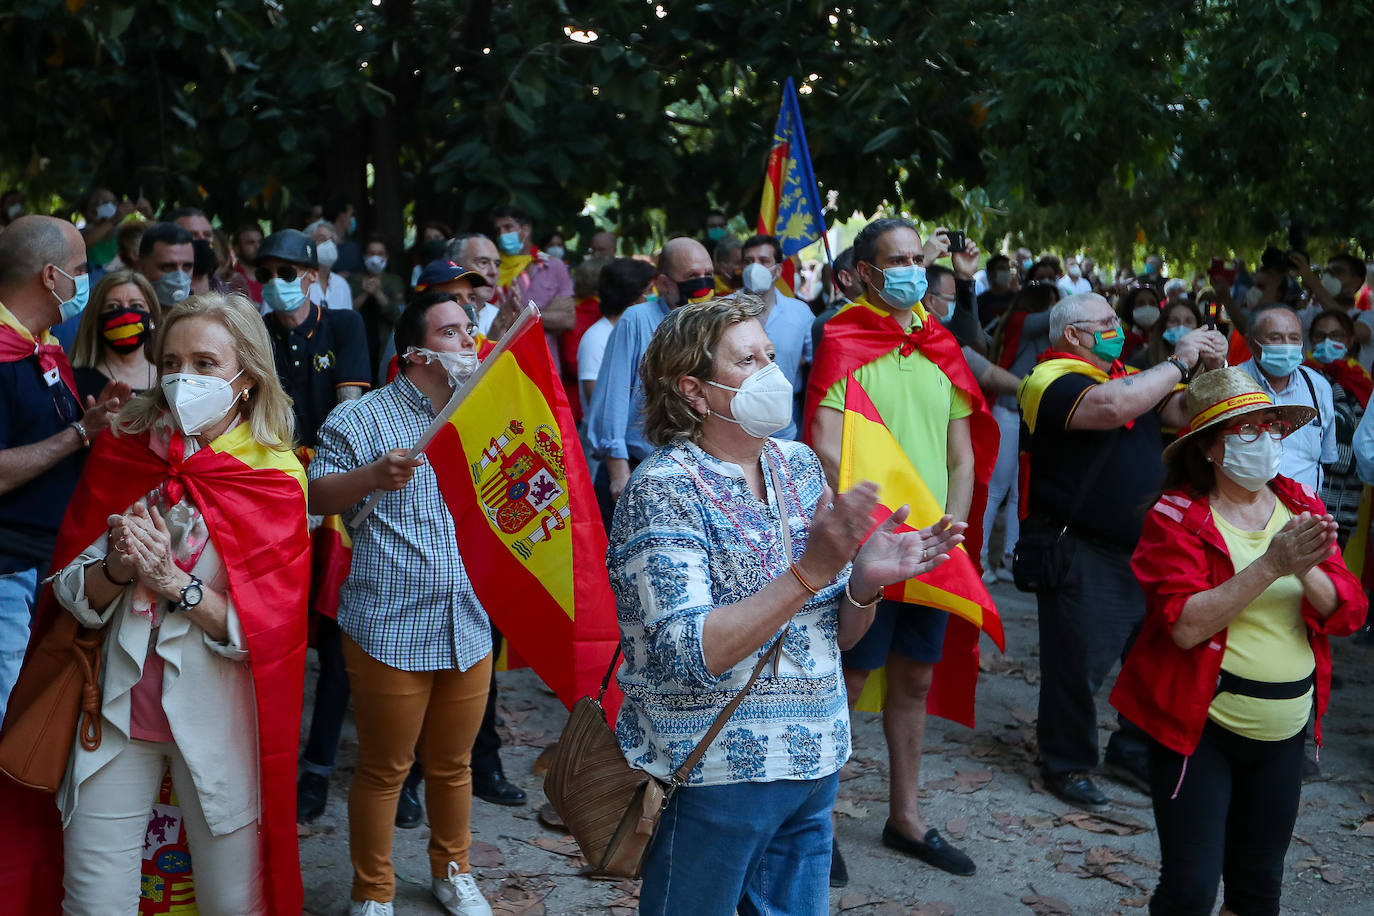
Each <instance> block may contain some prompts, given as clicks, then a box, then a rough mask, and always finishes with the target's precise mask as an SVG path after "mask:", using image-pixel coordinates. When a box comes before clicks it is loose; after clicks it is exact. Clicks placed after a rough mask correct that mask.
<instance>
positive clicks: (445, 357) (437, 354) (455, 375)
mask: <svg viewBox="0 0 1374 916" xmlns="http://www.w3.org/2000/svg"><path fill="white" fill-rule="evenodd" d="M406 358H407V359H410V360H415V359H423V360H424V361H425V362H426V363H438V364H439V365H441V366H443V367H444V371H445V372H447V373H448V377H449V381H451V382H452V383H453V387H455V388H457V387H458V386H459V385H461V384H463V382H466V381H467V380H468V378H469V377H470V376H471V375H472V373H474V372H476V371H477V351H476V350H442V351H440V350H431V349H429V348H428V347H408V348H407V349H406Z"/></svg>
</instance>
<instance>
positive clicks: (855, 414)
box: [839, 373, 1006, 726]
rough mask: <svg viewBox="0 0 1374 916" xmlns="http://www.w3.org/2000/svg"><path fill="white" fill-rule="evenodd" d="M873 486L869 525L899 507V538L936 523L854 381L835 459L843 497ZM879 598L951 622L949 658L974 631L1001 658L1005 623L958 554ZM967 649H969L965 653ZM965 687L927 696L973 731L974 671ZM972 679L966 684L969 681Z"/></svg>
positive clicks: (873, 682) (876, 690)
mask: <svg viewBox="0 0 1374 916" xmlns="http://www.w3.org/2000/svg"><path fill="white" fill-rule="evenodd" d="M865 480H871V481H873V482H874V483H876V484H877V485H878V500H879V505H878V508H877V509H876V510H874V520H875V522H876V521H880V520H882V519H885V518H886V517H887V516H888V515H889V514H890V513H891V512H892V511H893V510H894V509H896V508H898V507H899V506H901V505H903V504H907V505H910V506H911V514H910V515H909V516H908V517H907V522H906V524H904V525H902V526H901V528H900V529H899V530H902V531H911V530H915V529H917V528H924V527H926V526H928V525H931V524H934V523H935V522H937V521H939V520H940V517H941V516H943V515H944V514H945V510H944V507H943V506H941V505H940V504H939V503H938V502H936V500H935V497H934V496H933V495H932V494H931V492H930V488H929V487H927V486H926V483H925V481H924V480H922V479H921V475H920V474H919V473H917V471H916V468H915V467H913V466H912V464H911V461H910V460H909V459H908V458H907V456H906V452H904V451H903V450H902V447H901V445H900V444H898V442H897V440H896V439H895V438H894V437H893V435H892V433H891V432H890V431H889V430H888V428H887V425H886V424H885V423H884V422H883V418H882V416H881V415H880V414H879V413H878V408H877V407H876V406H874V404H873V401H872V400H871V399H870V398H869V396H868V392H867V391H865V390H864V388H863V386H862V385H861V384H860V383H859V380H858V379H857V378H856V377H855V376H854V375H853V373H851V374H850V375H849V378H848V382H847V384H846V386H845V404H844V439H843V445H842V446H841V452H840V476H839V484H840V492H841V493H844V492H846V491H848V490H849V489H850V488H851V487H853V486H854V484H856V483H859V482H861V481H865ZM883 594H884V597H886V598H888V599H890V600H893V601H901V602H905V603H907V604H921V605H925V606H926V607H935V608H940V609H941V610H944V611H948V612H949V613H950V614H951V615H953V616H952V617H951V619H950V622H949V630H948V632H947V636H946V641H947V647H946V650H945V651H946V653H947V654H949V655H950V656H951V657H954V656H956V655H958V654H960V653H961V652H967V651H970V650H975V651H976V647H977V643H978V631H979V630H981V631H983V632H984V633H987V634H988V636H989V637H991V639H992V641H993V642H994V643H996V644H997V648H998V649H1000V650H1002V651H1004V652H1005V651H1006V641H1005V637H1004V635H1003V633H1002V618H1001V617H1000V616H999V615H998V613H997V606H996V605H995V604H994V603H993V600H992V596H991V595H989V594H988V590H987V587H986V586H985V585H984V584H983V580H982V578H981V576H980V574H979V572H978V568H977V566H976V565H975V564H974V562H973V560H972V559H970V557H969V555H968V554H967V553H965V552H964V548H963V547H962V546H961V547H960V548H959V549H957V550H955V551H954V552H953V553H951V554H950V557H949V559H948V560H946V561H945V562H944V563H942V564H941V565H939V566H937V567H936V568H935V569H933V570H931V571H930V572H928V573H926V574H925V575H923V576H918V577H916V578H914V579H908V580H907V581H905V582H898V583H896V584H895V585H889V586H888V587H887V588H886V589H885V590H884V592H883ZM970 644H971V645H970ZM965 670H966V671H967V672H968V675H967V676H965V677H963V678H961V679H960V680H961V681H962V683H960V684H959V685H957V687H956V686H955V685H951V688H952V689H949V690H947V691H943V692H944V694H945V695H944V696H941V697H936V696H934V694H933V692H932V697H931V703H932V711H934V712H937V713H938V714H939V715H942V716H945V717H947V718H951V719H954V720H955V721H958V722H964V723H965V724H967V725H969V726H972V725H973V697H974V689H975V687H976V686H977V666H976V665H974V666H972V667H971V668H966V669H965ZM970 676H971V680H970ZM886 687H887V681H886V676H885V674H883V673H880V672H878V671H875V672H873V674H872V675H871V676H870V677H869V679H868V681H867V682H866V683H865V685H864V691H863V694H862V695H861V696H860V698H859V703H858V707H859V708H860V709H865V710H870V711H876V710H878V709H881V708H882V701H883V698H884V697H885V695H886Z"/></svg>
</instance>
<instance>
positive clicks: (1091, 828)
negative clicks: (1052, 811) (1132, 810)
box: [1059, 811, 1150, 836]
mask: <svg viewBox="0 0 1374 916" xmlns="http://www.w3.org/2000/svg"><path fill="white" fill-rule="evenodd" d="M1059 823H1060V824H1061V825H1063V824H1070V825H1072V826H1074V827H1077V828H1078V829H1080V830H1086V831H1088V832H1089V833H1110V834H1112V835H1114V836H1131V835H1133V834H1137V833H1145V832H1146V831H1148V830H1149V829H1150V828H1149V826H1148V825H1146V824H1145V822H1144V821H1142V820H1140V819H1139V818H1136V817H1132V816H1131V815H1129V814H1122V813H1120V812H1103V813H1101V814H1088V813H1086V812H1081V811H1071V812H1069V813H1068V814H1061V815H1060V816H1059Z"/></svg>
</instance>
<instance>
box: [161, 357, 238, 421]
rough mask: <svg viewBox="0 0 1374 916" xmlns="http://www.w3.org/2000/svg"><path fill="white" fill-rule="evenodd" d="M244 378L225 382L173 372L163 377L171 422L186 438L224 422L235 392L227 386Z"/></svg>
mask: <svg viewBox="0 0 1374 916" xmlns="http://www.w3.org/2000/svg"><path fill="white" fill-rule="evenodd" d="M239 375H243V370H242V369H240V370H239V371H238V375H235V376H234V378H231V379H229V381H227V382H226V381H225V380H224V379H222V378H220V377H219V376H218V375H196V374H195V373H193V372H174V373H172V374H171V375H164V376H163V377H162V394H163V396H164V397H166V398H167V406H169V407H171V409H172V419H174V420H176V424H177V426H179V427H181V431H182V432H183V433H185V434H186V435H188V436H194V435H195V434H196V433H198V432H200V431H201V430H202V429H204V428H205V427H207V426H212V425H214V424H215V423H218V422H219V421H220V420H222V419H224V415H225V414H227V413H228V412H229V410H230V408H232V407H233V406H234V397H235V395H234V388H233V385H232V384H230V383H231V382H233V381H234V380H235V379H237V378H238V377H239Z"/></svg>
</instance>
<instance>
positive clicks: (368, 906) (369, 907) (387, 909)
mask: <svg viewBox="0 0 1374 916" xmlns="http://www.w3.org/2000/svg"><path fill="white" fill-rule="evenodd" d="M348 916H392V909H391V903H390V902H387V903H383V902H382V901H380V900H350V901H349V903H348Z"/></svg>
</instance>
